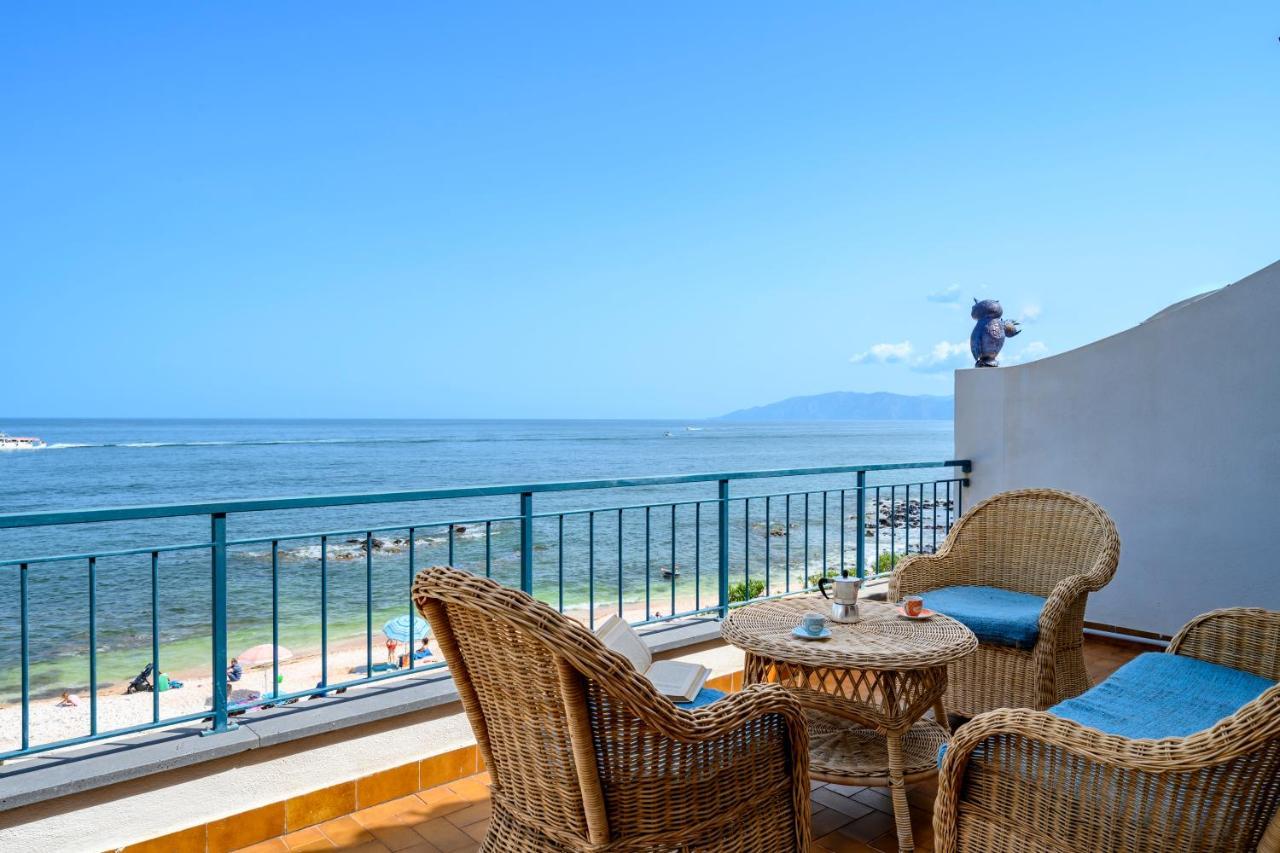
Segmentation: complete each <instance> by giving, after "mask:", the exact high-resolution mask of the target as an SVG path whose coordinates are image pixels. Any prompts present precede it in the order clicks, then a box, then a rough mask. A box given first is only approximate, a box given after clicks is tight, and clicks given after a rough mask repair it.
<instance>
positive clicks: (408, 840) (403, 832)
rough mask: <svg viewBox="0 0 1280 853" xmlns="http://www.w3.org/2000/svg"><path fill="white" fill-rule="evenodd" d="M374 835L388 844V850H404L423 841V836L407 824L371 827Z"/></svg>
mask: <svg viewBox="0 0 1280 853" xmlns="http://www.w3.org/2000/svg"><path fill="white" fill-rule="evenodd" d="M369 831H370V832H371V833H373V837H374V838H376V839H377V840H378V841H380V842H381V843H382V844H384V845H386V847H387V849H388V850H404V849H406V848H411V847H413V846H414V845H417V844H421V843H422V836H421V835H419V834H418V833H416V832H414V831H413V830H412V829H410V828H409V827H407V826H403V825H401V824H396V825H394V826H380V827H372V828H370V829H369Z"/></svg>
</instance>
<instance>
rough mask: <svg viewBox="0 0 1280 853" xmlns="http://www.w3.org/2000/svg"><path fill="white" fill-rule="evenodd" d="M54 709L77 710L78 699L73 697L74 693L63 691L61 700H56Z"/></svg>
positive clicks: (75, 696)
mask: <svg viewBox="0 0 1280 853" xmlns="http://www.w3.org/2000/svg"><path fill="white" fill-rule="evenodd" d="M54 707H55V708H79V707H80V697H79V696H77V695H75V694H74V693H70V692H68V691H66V690H64V691H63V692H62V698H61V699H59V700H58V704H57V705H55V706H54Z"/></svg>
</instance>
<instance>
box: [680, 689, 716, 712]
mask: <svg viewBox="0 0 1280 853" xmlns="http://www.w3.org/2000/svg"><path fill="white" fill-rule="evenodd" d="M724 696H725V694H724V691H722V690H716V689H715V688H712V687H704V688H702V689H701V690H699V691H698V695H697V696H694V697H693V701H692V702H677V703H676V707H677V708H683V709H684V710H686V711H692V710H693V709H694V708H701V707H702V706H704V705H710V704H711V703H712V702H715V701H716V700H718V699H723V698H724Z"/></svg>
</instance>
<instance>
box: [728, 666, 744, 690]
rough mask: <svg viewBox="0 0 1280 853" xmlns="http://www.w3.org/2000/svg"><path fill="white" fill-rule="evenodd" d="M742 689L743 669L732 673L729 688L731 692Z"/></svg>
mask: <svg viewBox="0 0 1280 853" xmlns="http://www.w3.org/2000/svg"><path fill="white" fill-rule="evenodd" d="M741 689H742V670H738V671H737V672H735V673H731V674H730V681H729V690H730V691H731V692H734V691H738V690H741Z"/></svg>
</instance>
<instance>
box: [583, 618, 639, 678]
mask: <svg viewBox="0 0 1280 853" xmlns="http://www.w3.org/2000/svg"><path fill="white" fill-rule="evenodd" d="M596 637H598V638H599V640H600V642H602V643H604V645H605V647H606V648H610V649H613V650H614V651H615V652H618V653H619V654H622V655H625V656H626V658H627V660H629V661H631V665H632V666H634V667H635V668H636V672H638V673H640V674H641V675H644V673H645V671H646V670H647V669H648V668H649V665H650V664H652V663H653V656H652V655H651V654H649V647H648V646H646V645H645V644H644V640H642V639H640V635H639V634H637V633H636V632H635V629H634V628H632V627H631V626H630V625H628V624H627V620H625V619H621V618H619V617H618V615H617V614H616V613H615V614H613V615H611V616H610V617H609V618H608V619H606V620H604V622H602V623H601V625H600V627H599V628H597V629H596Z"/></svg>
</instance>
